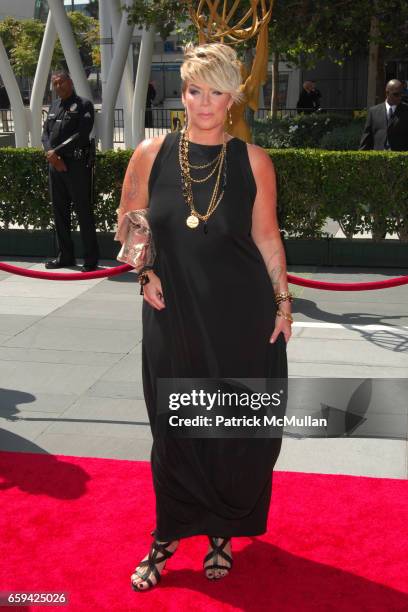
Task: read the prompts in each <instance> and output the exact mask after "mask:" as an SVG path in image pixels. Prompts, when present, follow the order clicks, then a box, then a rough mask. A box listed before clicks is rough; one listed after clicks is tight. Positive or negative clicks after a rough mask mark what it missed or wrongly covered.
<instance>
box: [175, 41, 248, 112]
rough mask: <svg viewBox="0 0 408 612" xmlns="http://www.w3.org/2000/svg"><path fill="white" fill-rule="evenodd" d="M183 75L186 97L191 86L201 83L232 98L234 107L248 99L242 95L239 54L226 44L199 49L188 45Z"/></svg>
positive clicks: (183, 89) (199, 46) (185, 50)
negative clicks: (189, 83) (191, 84)
mask: <svg viewBox="0 0 408 612" xmlns="http://www.w3.org/2000/svg"><path fill="white" fill-rule="evenodd" d="M180 74H181V80H182V91H183V93H184V91H185V90H186V87H187V83H188V82H191V81H201V82H203V83H206V84H207V85H210V86H211V87H214V89H217V90H219V91H222V92H227V93H229V94H231V97H232V100H233V102H234V103H235V102H236V103H240V102H242V101H243V100H244V98H245V96H244V94H243V92H241V91H239V87H240V85H241V83H242V78H241V64H240V62H239V60H238V56H237V53H236V51H235V49H232V48H231V47H229V46H228V45H224V44H223V43H206V44H203V45H198V46H196V47H195V46H194V45H193V44H192V43H189V44H188V45H186V47H185V48H184V62H183V64H182V66H181V69H180Z"/></svg>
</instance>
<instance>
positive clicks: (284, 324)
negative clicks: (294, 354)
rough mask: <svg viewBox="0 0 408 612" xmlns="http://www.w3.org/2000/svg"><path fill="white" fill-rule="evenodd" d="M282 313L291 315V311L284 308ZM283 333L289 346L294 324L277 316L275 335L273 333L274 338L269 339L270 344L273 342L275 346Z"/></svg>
mask: <svg viewBox="0 0 408 612" xmlns="http://www.w3.org/2000/svg"><path fill="white" fill-rule="evenodd" d="M281 311H282V312H284V314H288V315H290V314H291V313H290V310H283V308H282V309H281ZM281 332H282V333H283V335H284V336H285V341H286V344H287V343H288V342H289V340H290V337H291V335H292V324H291V322H290V321H287V320H286V319H284V318H283V317H281V316H278V315H276V319H275V329H274V330H273V333H272V336H271V337H270V339H269V342H271V343H272V344H273V343H274V342H275V340H276V338H277V337H278V336H279V334H280V333H281Z"/></svg>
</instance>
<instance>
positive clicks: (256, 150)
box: [247, 142, 274, 182]
mask: <svg viewBox="0 0 408 612" xmlns="http://www.w3.org/2000/svg"><path fill="white" fill-rule="evenodd" d="M247 151H248V158H249V163H250V164H251V169H252V172H253V174H254V177H255V180H256V181H257V182H258V180H262V179H263V178H265V179H266V180H268V178H270V177H271V175H273V174H274V165H273V161H272V159H271V158H270V156H269V154H268V152H267V151H265V149H263V148H262V147H260V146H258V145H256V144H251V143H249V142H248V143H247Z"/></svg>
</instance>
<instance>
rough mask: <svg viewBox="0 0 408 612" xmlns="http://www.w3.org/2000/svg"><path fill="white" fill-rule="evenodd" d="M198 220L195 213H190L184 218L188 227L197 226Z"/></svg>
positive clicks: (193, 227)
mask: <svg viewBox="0 0 408 612" xmlns="http://www.w3.org/2000/svg"><path fill="white" fill-rule="evenodd" d="M199 222H200V221H199V219H198V217H196V216H195V215H190V216H189V217H187V219H186V223H187V226H188V227H189V228H190V229H195V228H196V227H197V226H198V224H199Z"/></svg>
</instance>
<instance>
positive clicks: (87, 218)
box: [41, 71, 99, 272]
mask: <svg viewBox="0 0 408 612" xmlns="http://www.w3.org/2000/svg"><path fill="white" fill-rule="evenodd" d="M51 82H52V86H53V88H54V90H55V92H56V94H57V96H58V98H57V100H56V101H55V102H53V104H52V105H51V107H50V110H49V113H48V117H47V120H46V121H45V123H44V127H43V134H42V139H41V140H42V143H43V146H44V149H45V151H46V157H47V161H48V164H49V189H50V197H51V200H52V205H53V210H54V218H55V228H56V232H57V242H58V254H57V257H56V259H52V260H50V261H47V262H46V264H45V267H46V268H51V269H52V268H63V267H66V266H72V265H75V255H74V245H73V242H72V239H71V203H72V204H73V206H74V210H75V212H76V215H77V218H78V221H79V227H80V231H81V239H82V243H83V254H84V265H83V266H82V268H81V270H82V272H90V271H92V270H95V269H96V268H97V266H98V257H99V251H98V243H97V239H96V230H95V220H94V216H93V210H92V202H91V173H92V167H91V166H90V165H89V163H88V162H89V147H90V143H89V134H90V132H91V130H92V126H93V123H94V107H93V104H92V102H90V101H89V100H86V99H85V98H81V97H80V96H77V94H76V93H75V91H74V86H73V83H72V80H71V77H70V76H69V74H68V73H66V72H62V71H61V72H56V73H54V74H53V75H52V77H51ZM70 138H72V140H70V141H69V142H68V143H67V144H65V145H63V146H62V147H60V148H58V150H57V151H54V148H57V147H58V145H60V144H62V143H64V142H65V141H66V140H68V139H70Z"/></svg>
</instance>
